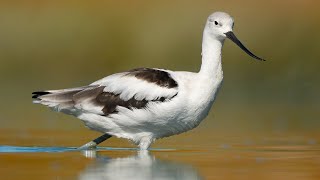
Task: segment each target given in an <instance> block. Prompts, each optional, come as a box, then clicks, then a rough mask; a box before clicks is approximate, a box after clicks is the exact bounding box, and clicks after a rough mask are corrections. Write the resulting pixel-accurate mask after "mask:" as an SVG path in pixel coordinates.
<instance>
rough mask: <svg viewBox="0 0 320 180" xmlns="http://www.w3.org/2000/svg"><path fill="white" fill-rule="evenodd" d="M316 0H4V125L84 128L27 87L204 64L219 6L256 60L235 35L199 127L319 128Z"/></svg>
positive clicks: (0, 92) (0, 44)
mask: <svg viewBox="0 0 320 180" xmlns="http://www.w3.org/2000/svg"><path fill="white" fill-rule="evenodd" d="M319 5H320V2H319V1H312V0H303V1H301V0H293V1H292V0H291V1H289V0H283V1H253V0H245V1H214V0H210V1H209V0H202V1H185V0H178V1H147V0H140V1H129V0H124V1H115V0H110V1H101V0H99V1H98V0H95V1H62V0H59V1H43V0H42V1H40V0H37V1H36V0H34V1H22V0H17V1H10V2H9V1H8V2H5V1H1V2H0V82H1V88H0V99H1V103H0V122H1V125H0V128H2V129H17V130H26V129H56V130H59V129H65V130H71V129H72V130H77V129H79V130H81V129H84V127H83V125H82V123H81V122H80V121H79V120H75V118H73V117H71V116H67V115H63V114H60V113H54V112H51V111H50V110H49V109H47V108H45V107H41V106H39V105H33V104H32V103H31V92H32V91H36V90H45V89H60V88H69V87H76V86H82V85H87V84H89V83H91V82H93V81H95V80H97V79H100V78H102V77H104V76H106V75H109V74H111V73H115V72H119V71H124V70H128V69H132V68H136V67H145V66H146V67H158V68H165V69H172V70H186V71H198V70H199V67H200V63H201V56H200V53H201V40H202V31H203V27H204V23H205V21H206V18H207V16H208V15H209V14H211V13H212V12H214V11H225V12H227V13H229V14H231V15H232V16H233V17H234V19H235V28H234V32H235V34H236V35H237V36H238V38H239V39H240V40H241V41H242V42H243V43H244V44H245V45H246V46H247V47H248V48H249V49H250V50H252V51H253V52H254V53H255V54H257V55H258V56H261V57H263V58H265V59H267V61H266V62H258V61H254V60H253V59H252V58H251V57H249V56H248V55H246V54H245V53H244V52H242V51H241V50H240V49H239V48H238V47H237V46H236V45H234V44H233V43H231V42H230V41H229V40H227V41H226V43H225V46H224V49H223V68H224V78H225V79H224V84H223V87H222V89H221V91H220V93H219V95H218V98H217V101H216V102H215V104H214V107H213V109H212V111H211V113H210V116H209V117H208V118H207V119H206V120H205V121H204V122H203V124H202V125H200V128H203V129H206V128H207V129H210V130H211V129H212V130H216V131H220V132H226V133H229V132H261V131H264V132H295V131H309V132H310V131H315V132H316V131H318V130H319V128H320V119H319V115H320V112H319V110H320V109H319V107H320V106H319V105H320V96H319V90H320V85H319V80H320V71H319V65H320V61H319V58H320V51H319V48H320V35H319V31H320V21H319V17H320V11H319Z"/></svg>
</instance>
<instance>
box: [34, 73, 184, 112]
mask: <svg viewBox="0 0 320 180" xmlns="http://www.w3.org/2000/svg"><path fill="white" fill-rule="evenodd" d="M177 93H178V83H177V82H176V80H175V79H174V78H173V77H172V76H171V74H170V72H168V71H166V70H160V69H151V68H138V69H133V70H130V71H127V72H123V73H117V74H113V75H110V76H107V77H105V78H103V79H101V80H98V81H96V82H94V83H92V84H90V85H89V86H84V87H79V88H72V89H63V90H51V91H38V92H34V93H33V94H34V95H33V98H34V102H35V103H41V104H44V105H47V106H49V107H52V108H54V109H55V110H58V111H62V112H65V113H68V114H74V115H76V114H77V113H82V112H88V113H94V114H99V115H102V116H108V115H109V114H113V113H117V107H118V106H121V107H125V108H128V109H141V108H144V107H146V106H147V105H148V103H150V102H159V103H161V102H165V101H169V100H171V99H172V98H174V97H175V96H176V95H177Z"/></svg>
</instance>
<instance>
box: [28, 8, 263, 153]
mask: <svg viewBox="0 0 320 180" xmlns="http://www.w3.org/2000/svg"><path fill="white" fill-rule="evenodd" d="M233 25H234V21H233V18H232V17H231V16H230V15H228V14H227V13H224V12H215V13H213V14H211V15H210V16H209V17H208V19H207V22H206V24H205V28H204V31H203V41H202V64H201V68H200V71H199V72H197V73H195V72H186V71H170V70H165V69H157V68H137V69H133V70H129V71H126V72H121V73H116V74H112V75H109V76H107V77H105V78H103V79H100V80H98V81H95V82H93V83H92V84H90V85H87V86H83V87H76V88H70V89H61V90H48V91H37V92H33V93H32V94H33V96H32V98H33V102H34V103H40V104H43V105H46V106H48V107H50V108H52V109H53V110H55V111H60V112H63V113H66V114H70V115H73V116H75V117H77V118H79V119H81V120H82V121H83V122H84V123H85V125H86V126H87V127H89V128H90V129H92V130H95V131H99V132H101V133H103V135H102V136H100V137H98V138H96V139H95V140H92V141H90V142H88V143H87V144H85V145H83V146H81V147H80V149H90V148H95V147H96V146H97V145H98V144H99V143H101V142H103V141H105V140H106V139H108V138H110V137H112V136H115V137H118V138H126V139H129V140H131V141H133V142H134V143H135V144H137V145H138V146H139V148H140V149H148V148H149V147H150V145H151V143H152V142H154V141H155V140H156V139H159V138H163V137H168V136H172V135H175V134H180V133H183V132H186V131H188V130H191V129H193V128H195V127H197V126H198V125H199V124H200V122H201V121H202V120H203V119H204V118H205V117H206V116H207V115H208V113H209V111H210V108H211V106H212V104H213V102H214V100H215V97H216V95H217V93H218V90H219V88H220V86H221V83H222V79H223V71H222V66H221V49H222V47H223V44H224V40H225V39H226V38H228V39H230V40H231V41H233V42H234V43H235V44H237V45H238V46H239V47H240V48H241V49H242V50H244V51H245V52H246V53H247V54H248V55H250V56H251V57H253V58H255V59H257V60H262V61H263V59H262V58H259V57H257V56H256V55H254V54H253V53H251V52H250V51H249V50H248V49H247V48H246V47H245V46H244V45H243V44H242V43H241V42H240V41H239V40H238V39H237V37H236V36H235V35H234V33H233V31H232V30H233Z"/></svg>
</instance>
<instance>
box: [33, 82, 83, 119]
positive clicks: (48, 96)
mask: <svg viewBox="0 0 320 180" xmlns="http://www.w3.org/2000/svg"><path fill="white" fill-rule="evenodd" d="M86 88H88V86H84V87H78V88H71V89H60V90H47V91H36V92H33V93H32V99H33V103H35V104H43V105H46V106H48V107H50V108H52V109H54V110H56V111H63V112H64V113H67V114H70V113H72V111H73V110H75V109H74V101H73V96H74V95H75V94H77V93H79V92H81V91H83V90H84V89H86Z"/></svg>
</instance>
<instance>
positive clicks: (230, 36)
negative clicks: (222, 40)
mask: <svg viewBox="0 0 320 180" xmlns="http://www.w3.org/2000/svg"><path fill="white" fill-rule="evenodd" d="M225 35H226V36H227V38H229V39H230V40H231V41H232V42H234V43H235V44H236V45H238V46H239V47H240V48H241V49H242V50H243V51H244V52H246V53H247V54H249V55H250V56H251V57H253V58H255V59H257V60H260V61H265V60H264V59H262V58H259V57H258V56H256V55H254V54H253V53H252V52H250V51H249V50H248V49H247V48H246V47H245V46H244V45H243V44H242V43H241V42H240V41H239V39H238V38H237V37H236V35H234V34H233V32H232V31H229V32H227V33H225Z"/></svg>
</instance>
